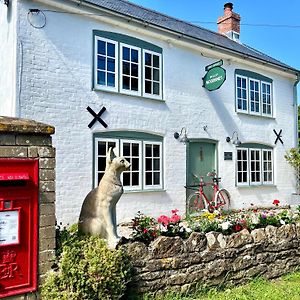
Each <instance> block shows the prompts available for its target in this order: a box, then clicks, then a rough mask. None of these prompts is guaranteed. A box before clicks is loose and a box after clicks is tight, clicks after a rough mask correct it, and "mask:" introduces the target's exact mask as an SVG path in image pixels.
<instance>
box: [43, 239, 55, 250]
mask: <svg viewBox="0 0 300 300" xmlns="http://www.w3.org/2000/svg"><path fill="white" fill-rule="evenodd" d="M52 249H55V239H54V238H50V239H43V238H41V237H40V239H39V251H40V252H43V251H45V250H52Z"/></svg>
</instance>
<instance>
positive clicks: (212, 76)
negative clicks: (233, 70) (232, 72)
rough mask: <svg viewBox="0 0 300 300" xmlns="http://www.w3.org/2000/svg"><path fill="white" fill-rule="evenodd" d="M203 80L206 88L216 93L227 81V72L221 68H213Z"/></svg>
mask: <svg viewBox="0 0 300 300" xmlns="http://www.w3.org/2000/svg"><path fill="white" fill-rule="evenodd" d="M202 79H203V87H204V88H206V89H207V90H209V91H215V90H217V89H218V88H220V87H221V85H222V84H223V83H224V81H225V80H226V70H225V69H223V68H221V67H219V66H213V67H212V68H209V70H208V71H207V73H206V74H205V76H204V77H203V78H202Z"/></svg>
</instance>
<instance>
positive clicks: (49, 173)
mask: <svg viewBox="0 0 300 300" xmlns="http://www.w3.org/2000/svg"><path fill="white" fill-rule="evenodd" d="M39 178H40V180H42V181H54V180H55V170H54V169H40V172H39Z"/></svg>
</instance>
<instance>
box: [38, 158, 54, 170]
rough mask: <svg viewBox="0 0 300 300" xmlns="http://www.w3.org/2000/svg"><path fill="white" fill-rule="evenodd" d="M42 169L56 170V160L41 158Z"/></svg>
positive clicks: (40, 166) (40, 165)
mask: <svg viewBox="0 0 300 300" xmlns="http://www.w3.org/2000/svg"><path fill="white" fill-rule="evenodd" d="M39 168H40V169H55V158H40V160H39Z"/></svg>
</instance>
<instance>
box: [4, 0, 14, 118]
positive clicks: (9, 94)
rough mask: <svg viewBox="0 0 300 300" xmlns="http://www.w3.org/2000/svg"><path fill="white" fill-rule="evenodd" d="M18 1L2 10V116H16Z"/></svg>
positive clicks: (12, 2) (11, 2)
mask: <svg viewBox="0 0 300 300" xmlns="http://www.w3.org/2000/svg"><path fill="white" fill-rule="evenodd" d="M16 15H17V1H10V4H9V6H8V7H7V6H6V5H4V4H3V3H1V9H0V70H1V73H0V115H5V116H15V115H16V51H17V50H16V49H17V45H16V40H17V28H16V24H17V20H16Z"/></svg>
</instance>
